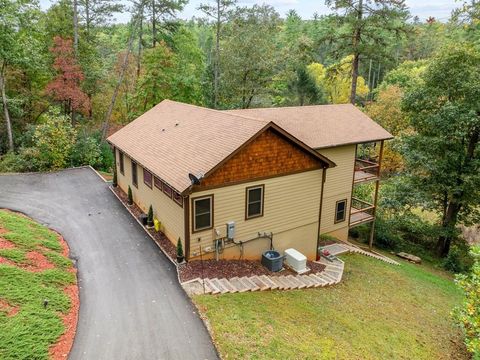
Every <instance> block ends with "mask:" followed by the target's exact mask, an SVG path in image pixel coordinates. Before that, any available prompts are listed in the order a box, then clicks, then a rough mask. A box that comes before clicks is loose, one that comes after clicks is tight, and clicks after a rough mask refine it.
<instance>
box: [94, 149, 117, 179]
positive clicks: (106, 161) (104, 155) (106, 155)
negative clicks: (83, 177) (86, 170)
mask: <svg viewBox="0 0 480 360" xmlns="http://www.w3.org/2000/svg"><path fill="white" fill-rule="evenodd" d="M100 153H101V161H100V163H99V164H97V167H96V168H97V169H98V170H102V171H107V172H110V171H112V169H113V167H114V162H115V159H114V158H113V151H112V149H111V147H110V145H108V143H106V142H100Z"/></svg>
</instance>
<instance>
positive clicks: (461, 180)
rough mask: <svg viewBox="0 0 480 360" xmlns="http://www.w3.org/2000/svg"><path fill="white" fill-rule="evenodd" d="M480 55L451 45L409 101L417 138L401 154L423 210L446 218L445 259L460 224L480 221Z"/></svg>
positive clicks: (406, 107)
mask: <svg viewBox="0 0 480 360" xmlns="http://www.w3.org/2000/svg"><path fill="white" fill-rule="evenodd" d="M479 68H480V52H479V51H477V50H476V49H475V48H474V47H473V46H471V44H468V43H463V44H458V45H449V46H447V47H445V48H444V49H443V50H442V51H441V52H439V54H438V55H437V56H435V57H434V58H433V59H432V61H431V62H430V64H429V65H428V66H427V68H426V70H425V73H424V75H423V77H422V83H421V84H420V85H418V86H417V87H415V88H412V89H410V90H409V91H408V92H407V94H406V95H405V97H404V102H403V109H404V111H405V112H406V113H407V115H408V117H409V119H410V122H411V126H412V128H413V130H414V131H415V133H414V134H412V135H409V136H406V137H405V140H404V145H403V149H402V153H403V156H404V159H405V162H406V169H407V170H408V174H409V177H410V178H411V182H412V184H413V186H415V191H417V192H420V193H421V194H422V198H423V204H421V205H422V206H423V207H424V208H427V209H433V210H436V211H437V212H438V213H439V214H441V229H442V233H441V235H440V236H439V238H438V242H437V252H438V254H439V255H440V256H446V255H447V254H448V252H449V249H450V244H451V242H452V240H453V239H454V238H455V237H456V236H457V234H458V233H457V225H458V223H459V222H462V223H464V224H465V225H469V224H471V223H472V222H478V221H480V209H479V207H478V203H479V199H480V144H479V142H480V110H479V109H480V72H479V71H478V69H479Z"/></svg>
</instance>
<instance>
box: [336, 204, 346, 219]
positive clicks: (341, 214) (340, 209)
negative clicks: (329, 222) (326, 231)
mask: <svg viewBox="0 0 480 360" xmlns="http://www.w3.org/2000/svg"><path fill="white" fill-rule="evenodd" d="M346 214H347V199H344V200H339V201H337V203H336V205H335V223H339V222H342V221H345V217H346Z"/></svg>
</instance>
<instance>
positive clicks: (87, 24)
mask: <svg viewBox="0 0 480 360" xmlns="http://www.w3.org/2000/svg"><path fill="white" fill-rule="evenodd" d="M90 22H91V19H90V4H89V3H88V0H85V30H86V32H87V36H89V35H90Z"/></svg>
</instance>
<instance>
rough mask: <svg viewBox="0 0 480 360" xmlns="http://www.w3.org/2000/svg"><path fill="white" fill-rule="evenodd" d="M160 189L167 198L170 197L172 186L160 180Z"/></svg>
mask: <svg viewBox="0 0 480 360" xmlns="http://www.w3.org/2000/svg"><path fill="white" fill-rule="evenodd" d="M162 190H163V193H164V194H165V195H167V196H168V197H169V198H171V197H172V192H173V190H172V188H171V187H170V186H168V185H167V184H165V183H164V182H162Z"/></svg>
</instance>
